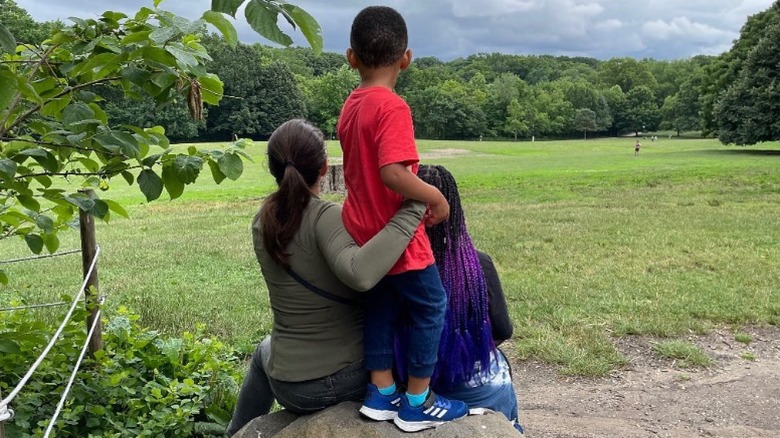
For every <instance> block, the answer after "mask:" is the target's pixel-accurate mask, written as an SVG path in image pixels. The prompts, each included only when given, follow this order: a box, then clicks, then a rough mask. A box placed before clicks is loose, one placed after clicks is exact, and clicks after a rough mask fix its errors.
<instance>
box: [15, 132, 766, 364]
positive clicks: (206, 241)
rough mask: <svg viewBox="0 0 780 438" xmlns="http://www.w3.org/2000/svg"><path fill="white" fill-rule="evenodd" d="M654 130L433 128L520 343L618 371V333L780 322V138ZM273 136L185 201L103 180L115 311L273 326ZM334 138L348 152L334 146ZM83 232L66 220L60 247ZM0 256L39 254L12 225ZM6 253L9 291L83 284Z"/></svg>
mask: <svg viewBox="0 0 780 438" xmlns="http://www.w3.org/2000/svg"><path fill="white" fill-rule="evenodd" d="M642 143H643V148H642V152H641V154H640V156H639V157H637V158H635V157H634V156H633V139H632V138H625V139H596V140H587V141H560V142H535V143H529V142H520V143H513V142H454V141H453V142H445V141H420V142H419V149H420V151H421V153H423V154H424V155H423V156H424V157H427V158H423V161H424V162H427V163H437V164H443V165H445V166H446V167H447V168H448V169H450V171H451V172H452V173H453V174H454V175H455V177H456V179H457V180H458V184H459V186H460V190H461V196H462V198H463V201H464V207H465V209H466V217H467V221H468V226H469V230H470V232H471V235H472V237H473V239H474V241H475V243H476V245H477V246H478V247H479V248H480V249H481V250H483V251H486V252H488V253H489V254H491V255H492V256H493V259H494V260H495V262H496V264H497V267H498V270H499V273H500V275H501V278H502V282H503V285H504V290H505V293H506V295H507V301H508V305H509V308H510V313H511V315H512V319H513V321H514V323H515V338H514V340H513V342H512V343H511V348H512V349H513V350H514V351H511V352H510V353H512V355H513V356H516V357H521V358H536V359H539V360H543V361H547V362H550V363H555V364H560V368H561V371H562V372H564V373H567V374H578V375H603V374H605V373H607V372H609V371H610V370H612V369H614V368H616V367H619V366H620V365H621V364H622V363H623V362H624V359H623V357H622V356H621V355H620V354H619V353H618V352H617V350H616V349H615V348H614V346H613V342H612V341H613V339H614V338H615V337H617V336H624V335H629V334H644V335H653V336H659V337H675V336H676V335H679V334H682V333H687V332H688V331H694V332H706V331H708V330H710V329H711V328H713V327H717V326H730V327H734V329H735V330H738V328H739V327H740V326H743V325H747V324H780V269H778V268H777V267H778V266H780V229H778V227H777V226H776V224H777V220H776V218H777V217H778V216H780V170H778V169H779V166H778V165H780V145H778V144H776V143H775V144H765V145H761V146H756V147H751V148H734V147H731V148H728V147H724V146H721V145H720V144H719V143H718V142H717V140H712V139H705V140H677V139H672V140H668V139H666V138H664V139H661V140H659V141H658V142H655V143H651V142H650V141H649V140H646V141H643V142H642ZM216 146H218V145H215V147H216ZM263 149H264V144H262V143H255V145H254V146H253V147H252V148H251V150H250V153H251V154H252V155H253V156H254V157H255V158H256V160H255V163H247V164H246V169H245V173H244V176H243V177H242V178H241V179H240V180H238V181H235V182H233V181H225V182H223V183H222V184H221V185H216V184H214V183H212V182H209V181H208V177H209V175H208V174H204V175H202V178H203V179H202V181H200V182H198V183H197V184H196V185H194V186H191V187H188V189H187V191H185V194H184V195H183V196H182V198H180V199H177V200H175V201H167V200H163V201H157V202H154V203H151V204H146V203H145V202H143V198H142V196H141V195H140V193H139V192H138V188H137V187H135V186H133V187H126V185H125V183H124V182H122V181H121V180H117V181H114V182H113V184H112V186H111V189H110V190H109V191H108V192H105V193H101V196H104V197H108V198H111V199H115V200H119V201H121V202H123V203H124V204H125V205H127V206H128V207H129V208H128V209H129V212H130V214H131V219H129V220H126V219H121V218H120V219H114V220H112V222H111V223H110V224H99V226H98V240H99V242H100V244H101V246H102V248H103V251H104V254H103V256H102V259H101V264H100V281H101V287H102V290H103V291H104V293H106V294H107V295H108V302H107V303H108V306H109V308H111V307H116V306H118V305H127V306H129V307H131V308H132V309H134V310H136V311H137V312H139V313H140V314H141V316H142V318H143V319H142V321H143V322H144V323H145V324H147V325H149V326H152V327H154V328H157V329H160V330H163V331H166V332H169V333H172V334H176V333H178V332H181V331H182V330H189V329H191V328H192V327H193V325H194V324H195V323H196V322H205V323H206V324H207V326H208V330H209V331H210V332H211V333H213V334H215V335H217V336H219V337H222V338H224V339H225V340H226V341H228V342H233V343H234V344H235V345H237V346H239V347H241V348H242V349H250V348H251V346H252V344H253V343H254V342H256V341H257V340H259V339H260V338H261V337H262V336H263V335H264V334H267V333H269V331H270V329H271V313H270V310H269V308H268V299H267V291H266V289H265V285H264V284H263V280H262V277H261V275H260V272H259V268H258V267H257V263H256V261H255V259H254V254H253V251H252V247H251V239H250V231H249V226H250V223H251V220H252V217H253V215H254V214H255V212H256V210H257V209H258V207H259V205H260V203H261V200H262V197H263V196H264V195H266V194H267V193H269V192H270V191H271V190H272V189H273V186H274V184H273V180H272V179H271V178H270V176H269V175H268V173H267V171H266V170H265V169H264V160H263ZM453 149H457V151H452V150H453ZM463 151H467V152H463ZM329 152H330V154H331V156H333V157H338V155H339V148H338V145H337V143H335V142H334V143H330V144H329ZM456 152H457V153H456ZM333 199H336V200H338V198H337V197H335V198H333ZM63 237H64V236H63ZM77 239H78V236H77V233H76V232H73V233H69V235H68V236H67V237H64V238H63V242H64V243H63V248H71V247H76V246H77V245H78V240H77ZM0 254H2V257H0V258H3V259H5V258H10V257H15V256H22V255H26V254H27V252H26V249H25V247H24V244H23V243H22V242H19V241H16V240H14V241H8V240H6V241H2V242H0ZM74 257H75V258H74ZM6 268H7V271H8V273H9V275H10V277H11V281H12V283H11V285H10V286H8V287H6V288H4V289H0V298H2V299H3V301H7V300H8V299H9V298H13V297H24V298H25V300H26V301H27V302H28V303H36V302H46V301H51V300H56V299H57V298H58V296H59V295H60V294H62V293H74V292H75V291H76V290H77V288H78V285H79V276H80V262H79V260H78V256H69V257H66V258H62V259H55V260H47V261H41V262H34V263H33V262H28V263H23V264H16V265H10V266H8V265H6ZM36 312H39V313H42V314H44V315H45V314H51V313H54V314H56V313H57V311H56V310H55V311H46V312H45V313H44V311H36Z"/></svg>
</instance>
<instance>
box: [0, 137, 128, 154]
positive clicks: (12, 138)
mask: <svg viewBox="0 0 780 438" xmlns="http://www.w3.org/2000/svg"><path fill="white" fill-rule="evenodd" d="M0 141H22V142H25V143H32V144H37V145H38V146H49V147H51V148H56V149H59V148H68V149H75V150H77V151H81V152H95V153H97V154H104V155H108V156H111V157H126V155H124V154H120V153H117V152H111V151H98V150H96V149H89V148H84V147H81V146H73V145H69V144H57V143H49V142H45V141H40V140H28V139H24V138H15V137H0Z"/></svg>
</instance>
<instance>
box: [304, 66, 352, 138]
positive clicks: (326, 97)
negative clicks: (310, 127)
mask: <svg viewBox="0 0 780 438" xmlns="http://www.w3.org/2000/svg"><path fill="white" fill-rule="evenodd" d="M359 83H360V77H359V76H358V74H357V73H356V72H355V71H354V70H352V69H351V68H349V66H347V65H343V66H341V68H339V69H338V70H336V71H333V72H329V73H327V74H325V75H323V76H321V77H316V78H312V79H309V80H304V81H303V83H302V88H303V93H304V95H305V99H306V108H307V110H308V118H309V120H310V121H311V122H312V123H314V124H315V125H317V126H318V127H319V128H320V129H321V130H322V132H324V133H325V134H326V135H330V136H331V137H332V136H333V135H334V134H335V132H336V123H337V122H338V118H339V113H340V112H341V106H342V104H343V103H344V101H345V100H346V99H347V96H349V93H350V92H351V91H352V90H353V89H355V87H357V86H358V84H359Z"/></svg>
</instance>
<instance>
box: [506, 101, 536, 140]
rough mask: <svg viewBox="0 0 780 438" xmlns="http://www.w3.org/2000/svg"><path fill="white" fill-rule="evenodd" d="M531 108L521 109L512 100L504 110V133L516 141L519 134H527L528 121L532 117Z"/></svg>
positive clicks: (521, 107)
mask: <svg viewBox="0 0 780 438" xmlns="http://www.w3.org/2000/svg"><path fill="white" fill-rule="evenodd" d="M532 111H533V109H532V108H523V106H522V105H520V102H519V101H518V100H517V99H512V101H511V102H509V105H508V106H507V109H506V113H507V114H506V120H505V121H504V131H505V132H508V133H510V134H511V135H513V136H514V138H515V141H517V136H518V135H520V134H527V133H528V131H529V129H530V128H529V126H528V120H530V119H531V118H532V117H531V116H530V115H531V113H532Z"/></svg>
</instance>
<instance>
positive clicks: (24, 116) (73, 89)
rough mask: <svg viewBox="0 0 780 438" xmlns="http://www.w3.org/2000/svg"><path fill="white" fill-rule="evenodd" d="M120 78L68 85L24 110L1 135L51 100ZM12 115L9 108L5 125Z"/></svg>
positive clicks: (0, 131) (119, 77) (0, 130)
mask: <svg viewBox="0 0 780 438" xmlns="http://www.w3.org/2000/svg"><path fill="white" fill-rule="evenodd" d="M36 68H37V67H36ZM120 79H122V77H121V76H112V77H109V78H102V79H96V80H94V81H90V82H86V83H83V84H78V85H74V86H72V87H67V88H65V89H64V90H62V91H61V92H59V93H57V94H55V95H54V96H52V97H50V98H49V99H47V100H46V101H45V102H44V103H39V104H38V105H35V106H34V107H32V108H30V109H29V110H27V111H26V112H24V114H22V115H21V116H19V117H18V118H17V119H16V120H15V121H14V122H13V123H11V126H9V127H8V129H5V130H3V129H0V135H4V134H5V133H6V132H8V131H10V130H12V129H14V128H16V127H17V126H19V124H20V123H22V122H23V121H24V120H25V119H27V118H28V117H30V115H32V114H33V113H35V112H36V111H38V110H40V109H41V108H42V107H43V105H44V104H46V103H49V102H51V101H52V100H54V99H57V98H60V97H62V96H64V95H66V94H69V93H72V92H74V91H77V90H81V89H82V88H87V87H91V86H93V85H98V84H104V83H106V82H111V81H117V80H120ZM12 108H13V107H12ZM10 115H11V111H10V110H9V112H8V115H7V116H6V120H4V121H3V125H5V122H7V121H8V117H10ZM0 128H2V125H0Z"/></svg>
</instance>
